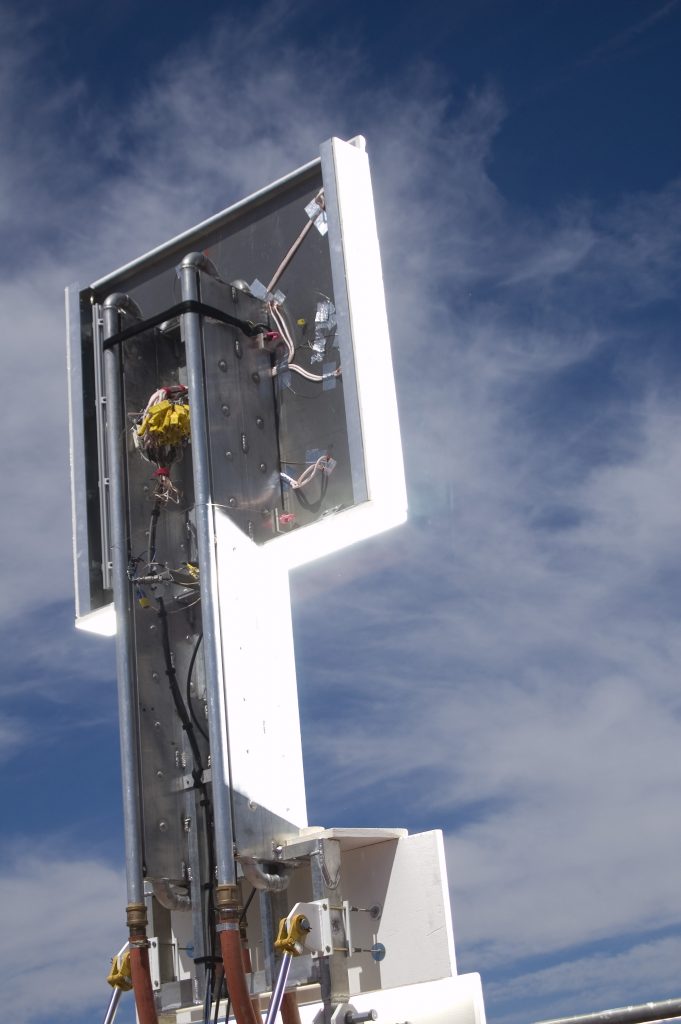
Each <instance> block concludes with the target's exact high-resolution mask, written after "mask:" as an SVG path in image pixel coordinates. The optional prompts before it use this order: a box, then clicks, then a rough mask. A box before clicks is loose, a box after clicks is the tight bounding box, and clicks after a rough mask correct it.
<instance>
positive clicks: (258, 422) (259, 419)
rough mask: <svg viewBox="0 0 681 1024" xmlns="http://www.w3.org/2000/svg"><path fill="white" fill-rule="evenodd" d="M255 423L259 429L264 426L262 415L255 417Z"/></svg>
mask: <svg viewBox="0 0 681 1024" xmlns="http://www.w3.org/2000/svg"><path fill="white" fill-rule="evenodd" d="M255 425H256V427H260V429H261V430H262V428H263V427H264V426H265V421H264V419H263V418H262V416H256V417H255Z"/></svg>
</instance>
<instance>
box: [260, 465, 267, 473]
mask: <svg viewBox="0 0 681 1024" xmlns="http://www.w3.org/2000/svg"><path fill="white" fill-rule="evenodd" d="M258 469H259V470H260V472H261V473H266V472H267V463H266V462H261V463H260V465H259V466H258Z"/></svg>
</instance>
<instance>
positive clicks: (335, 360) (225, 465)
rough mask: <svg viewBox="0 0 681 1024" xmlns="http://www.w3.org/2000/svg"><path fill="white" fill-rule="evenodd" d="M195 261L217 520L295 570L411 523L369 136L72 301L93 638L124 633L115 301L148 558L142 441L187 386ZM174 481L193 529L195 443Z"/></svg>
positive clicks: (136, 539)
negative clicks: (108, 354)
mask: <svg viewBox="0 0 681 1024" xmlns="http://www.w3.org/2000/svg"><path fill="white" fill-rule="evenodd" d="M192 254H193V255H195V256H198V255H200V256H202V257H203V259H202V260H199V261H198V263H199V264H200V265H198V264H197V274H198V292H197V295H196V296H195V300H194V301H195V302H196V303H198V304H197V305H195V306H194V307H192V308H193V309H194V312H195V313H196V314H197V315H198V316H199V317H200V322H201V331H202V345H203V367H204V392H205V403H206V415H207V419H208V428H209V438H210V463H211V481H212V500H213V502H214V504H215V507H216V510H218V511H219V512H220V513H222V514H224V516H225V517H227V519H228V520H229V521H230V523H231V524H233V525H234V526H235V527H237V528H238V530H239V531H241V533H243V534H244V536H246V537H247V538H248V539H249V541H250V543H251V544H252V545H253V546H254V548H257V547H266V548H267V549H268V550H271V552H272V554H271V557H272V559H273V560H274V561H276V562H277V564H278V565H279V566H285V567H287V568H290V567H291V566H294V565H301V564H303V563H305V562H306V561H310V560H312V559H314V558H317V557H320V556H322V555H324V554H327V553H329V552H331V551H334V550H338V549H339V548H342V547H344V546H346V545H348V544H351V543H354V542H355V541H356V540H359V539H362V538H363V537H367V536H370V535H372V534H374V533H377V532H380V531H382V530H385V529H388V528H389V527H391V526H393V525H395V524H397V523H399V522H401V521H403V519H404V517H405V513H406V498H405V488H404V475H403V468H402V458H401V447H400V439H399V426H398V420H397V409H396V401H395V392H394V385H393V378H392V367H391V359H390V349H389V339H388V330H387V320H386V313H385V302H384V296H383V284H382V276H381V267H380V256H379V251H378V241H377V235H376V224H375V216H374V208H373V199H372V193H371V182H370V176H369V166H368V160H367V155H366V153H365V152H364V146H363V140H361V139H358V140H355V141H354V142H353V143H345V142H341V141H340V140H338V139H331V140H330V141H328V142H326V143H324V144H323V145H322V147H321V156H320V158H319V159H318V160H315V161H313V162H312V163H310V164H307V165H306V166H304V167H302V168H300V169H299V170H297V171H295V172H293V173H292V174H290V175H288V176H287V177H286V178H284V179H282V180H281V181H278V182H276V183H274V184H273V185H271V186H268V187H267V188H265V189H263V190H262V191H260V192H258V193H256V194H255V195H253V196H251V197H249V198H248V199H245V200H243V201H242V202H240V203H237V204H236V205H234V206H232V207H230V208H228V209H227V210H225V211H223V212H222V213H220V214H218V215H217V216H215V217H212V218H211V219H210V220H207V221H205V222H204V223H202V224H200V225H198V226H197V227H196V228H193V229H192V230H191V231H188V232H185V233H184V234H182V235H180V236H178V237H177V238H174V239H172V240H171V241H169V242H167V243H166V244H164V245H162V246H160V247H159V248H158V249H155V250H153V251H152V252H150V253H148V254H147V255H146V256H144V257H142V258H140V259H137V260H134V261H133V262H131V263H130V264H128V265H126V266H124V267H122V268H121V269H119V270H117V271H115V272H114V273H112V274H109V275H107V276H106V277H104V278H102V279H100V280H98V281H95V282H94V283H93V284H92V285H90V286H89V287H88V288H85V289H83V290H79V289H77V288H76V287H72V288H70V289H68V290H67V319H68V327H69V330H68V338H69V361H70V384H71V392H70V420H71V456H72V458H71V462H72V494H73V521H74V564H75V580H76V614H77V620H78V624H79V625H81V626H82V627H84V628H93V629H101V630H102V631H105V630H106V628H107V625H108V626H109V627H111V626H112V619H111V617H110V616H109V615H108V614H107V613H106V611H104V609H106V607H107V606H109V605H110V603H111V563H112V557H111V541H110V521H109V520H110V509H109V493H108V490H109V473H108V467H107V455H106V443H105V437H106V397H107V396H106V393H105V391H106V388H105V385H104V374H103V370H102V354H103V350H104V344H105V342H104V335H103V303H104V302H105V300H106V298H107V297H108V296H110V295H112V294H116V293H120V294H124V295H125V296H127V297H128V299H129V300H130V304H129V306H128V312H127V313H126V315H124V316H123V317H122V319H121V323H120V330H119V331H117V332H115V334H116V336H115V337H114V338H112V339H109V340H108V342H107V344H109V345H115V346H116V347H117V348H118V349H119V350H120V353H121V359H122V374H123V378H124V382H125V406H126V408H125V414H126V416H127V418H128V426H129V428H130V434H129V437H128V440H127V447H128V458H127V475H128V487H129V493H130V494H131V495H133V494H134V495H136V496H137V499H136V501H137V505H139V502H140V501H141V502H142V504H141V506H140V507H139V508H137V510H135V504H136V501H135V500H133V502H132V506H133V507H132V509H131V517H132V519H131V523H130V530H131V536H132V538H133V547H135V545H137V547H140V546H142V547H143V535H144V534H145V533H146V532H147V527H148V523H147V517H146V514H145V513H146V506H145V505H144V500H145V499H144V495H145V494H146V495H149V493H153V480H150V474H149V472H148V470H149V466H148V464H145V462H144V460H143V459H141V458H140V457H139V450H136V449H135V446H134V440H135V439H134V428H135V427H139V425H140V424H139V422H138V421H139V417H140V416H141V415H142V413H143V412H144V409H145V405H146V403H147V402H148V400H149V398H150V396H151V395H152V394H153V393H154V392H155V390H158V389H159V388H160V387H166V388H173V387H181V386H186V359H185V352H184V339H183V318H186V317H187V316H188V315H189V310H190V307H189V306H187V305H186V302H187V301H188V300H187V297H186V296H183V294H182V287H181V283H180V274H179V271H178V268H179V266H180V264H181V263H182V260H183V259H184V258H186V257H188V256H190V255H192ZM183 303H185V305H183ZM133 308H134V311H135V312H134V315H132V314H130V310H131V309H133ZM156 469H158V467H154V466H152V470H154V471H156ZM145 474H146V476H145ZM173 477H174V479H173ZM171 479H172V482H173V486H175V487H176V488H177V491H178V493H179V494H181V495H182V498H181V500H180V501H179V502H176V503H173V504H175V505H177V508H175V519H176V521H177V522H176V525H177V528H178V529H179V530H182V529H187V527H186V526H182V525H181V519H182V512H181V510H182V509H185V510H186V509H187V508H189V507H190V506H191V502H192V500H193V496H192V485H191V437H189V439H188V443H187V445H186V446H185V448H184V450H183V452H182V460H181V461H180V460H178V462H177V465H176V466H175V468H174V469H173V471H172V473H171ZM145 488H146V490H145ZM140 496H141V497H140ZM147 504H148V501H147ZM170 521H171V520H170V519H169V520H168V523H170ZM165 528H166V529H169V528H170V526H169V525H167V526H166V527H165ZM275 549H276V552H275ZM268 557H270V556H268Z"/></svg>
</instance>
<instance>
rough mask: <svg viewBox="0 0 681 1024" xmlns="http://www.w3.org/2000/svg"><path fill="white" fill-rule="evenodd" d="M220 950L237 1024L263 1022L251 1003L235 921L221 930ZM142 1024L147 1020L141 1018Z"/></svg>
mask: <svg viewBox="0 0 681 1024" xmlns="http://www.w3.org/2000/svg"><path fill="white" fill-rule="evenodd" d="M220 951H221V952H222V962H223V964H224V967H225V980H226V982H227V991H228V992H229V995H230V998H231V1000H232V1010H233V1011H234V1016H235V1017H236V1020H237V1024H262V1020H261V1017H260V1016H259V1015H256V1012H255V1010H254V1009H253V1004H252V1003H251V993H250V992H249V991H248V985H247V984H246V972H245V971H244V962H243V954H242V952H241V935H240V934H239V926H238V925H237V924H236V923H234V924H233V926H232V927H231V928H225V929H224V930H222V931H220ZM140 1024H146V1021H142V1020H140Z"/></svg>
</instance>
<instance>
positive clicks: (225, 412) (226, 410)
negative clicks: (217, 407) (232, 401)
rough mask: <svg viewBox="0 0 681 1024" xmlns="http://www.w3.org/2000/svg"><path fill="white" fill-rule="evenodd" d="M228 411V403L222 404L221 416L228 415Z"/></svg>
mask: <svg viewBox="0 0 681 1024" xmlns="http://www.w3.org/2000/svg"><path fill="white" fill-rule="evenodd" d="M229 413H230V408H229V406H228V405H223V406H222V415H223V416H229Z"/></svg>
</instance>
